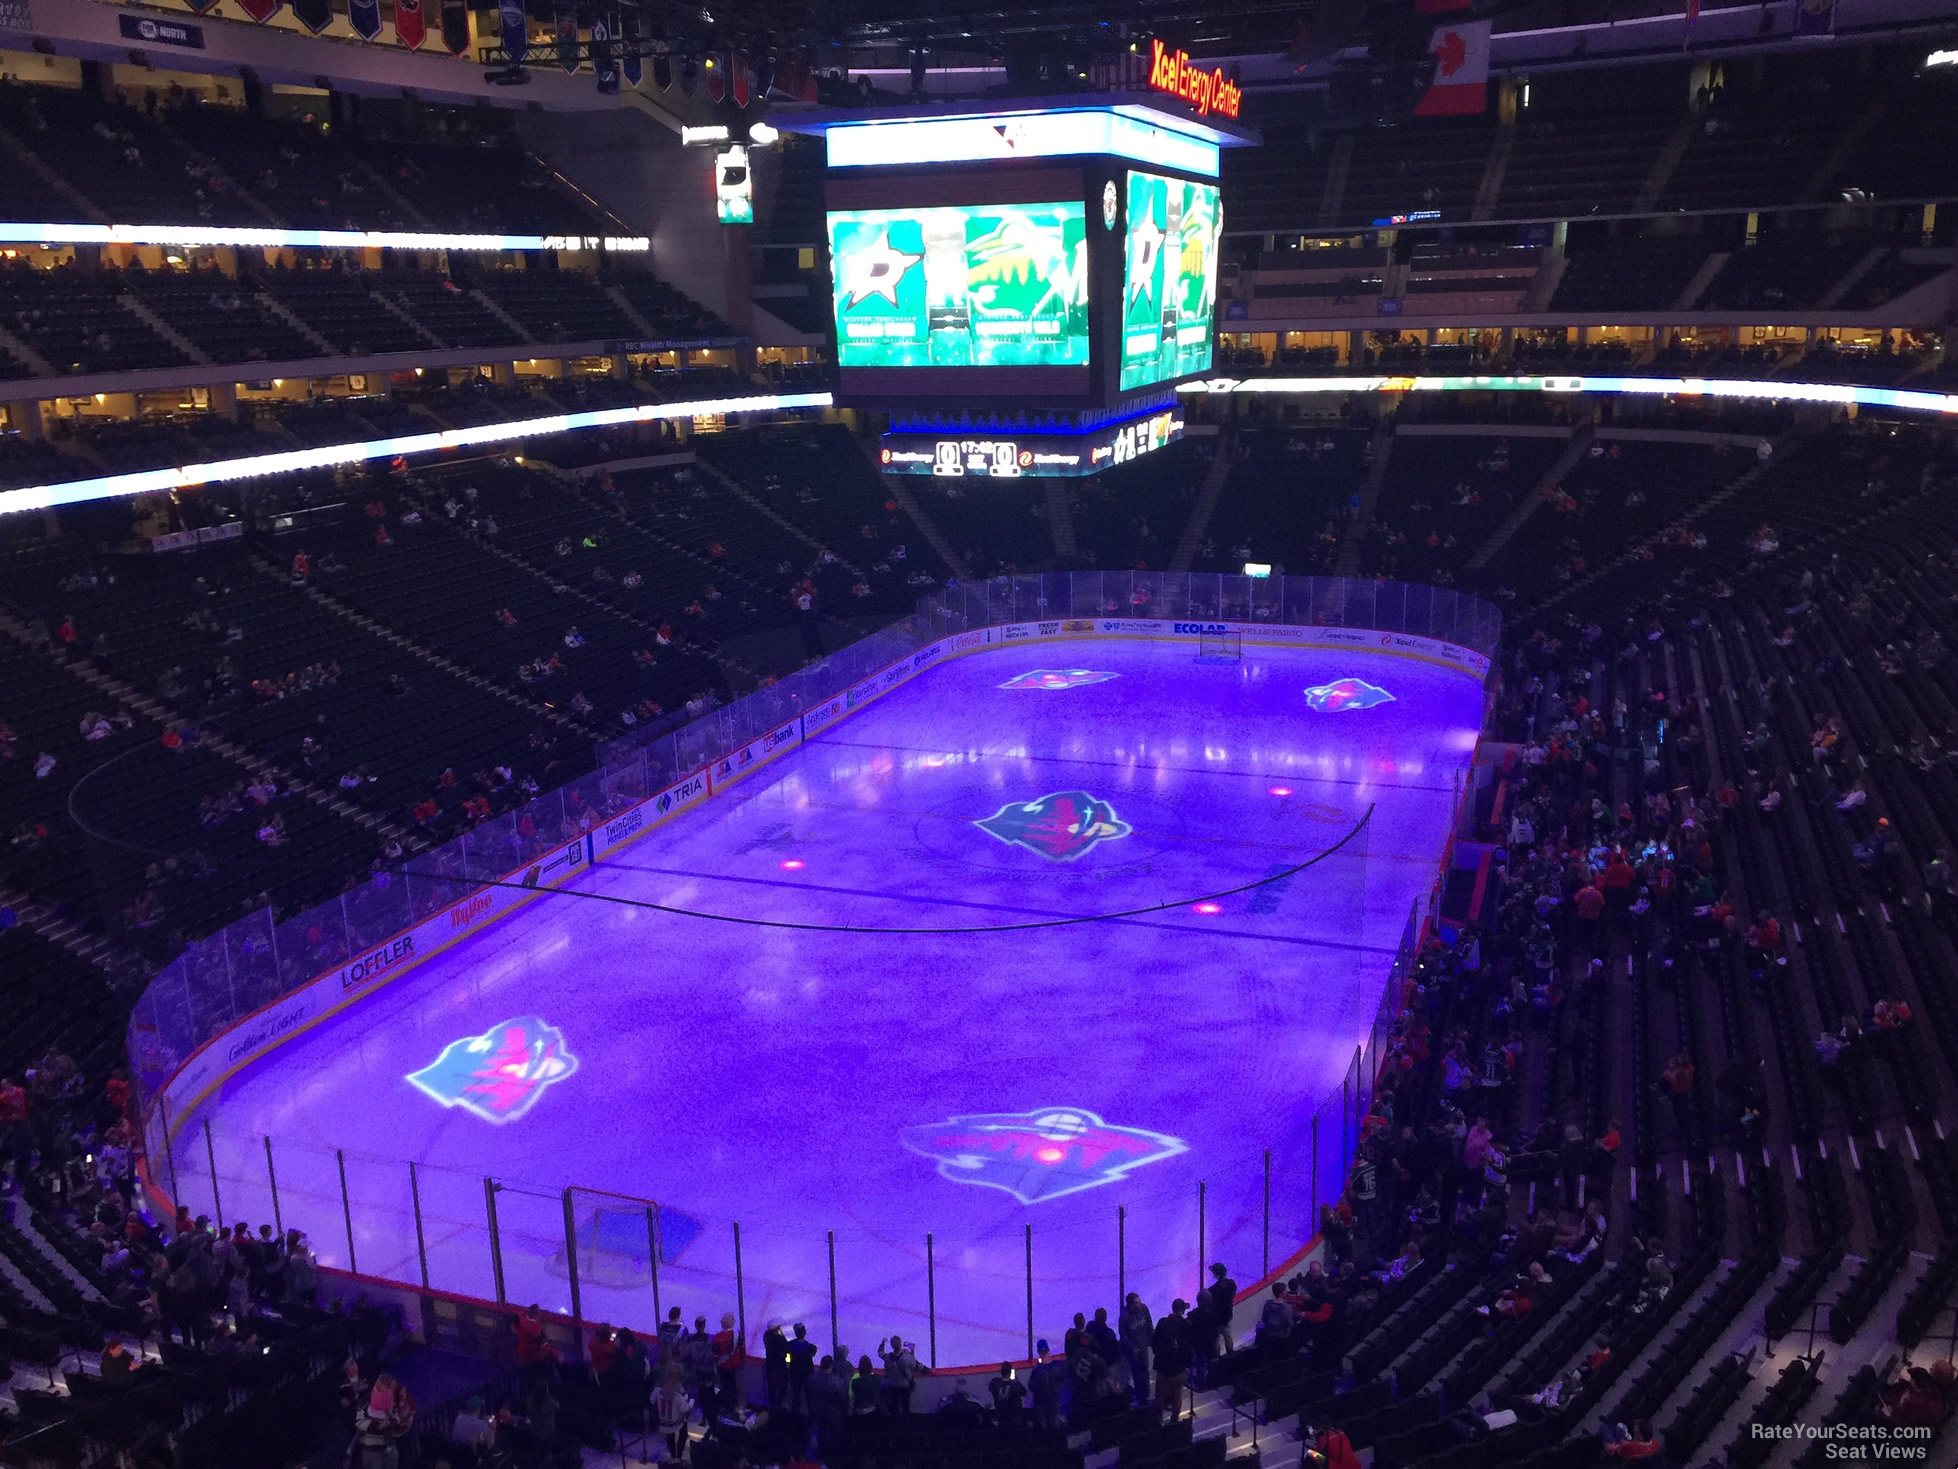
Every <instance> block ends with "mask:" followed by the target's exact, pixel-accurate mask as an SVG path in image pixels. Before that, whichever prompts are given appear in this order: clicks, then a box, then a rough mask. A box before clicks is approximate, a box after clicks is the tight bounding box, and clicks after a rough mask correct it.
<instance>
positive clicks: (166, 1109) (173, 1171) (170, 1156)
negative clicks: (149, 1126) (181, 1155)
mask: <svg viewBox="0 0 1958 1469" xmlns="http://www.w3.org/2000/svg"><path fill="white" fill-rule="evenodd" d="M156 1107H157V1115H159V1116H160V1117H162V1119H163V1161H164V1163H165V1164H167V1165H168V1167H169V1169H170V1203H171V1205H172V1206H173V1207H180V1206H181V1205H182V1204H183V1201H184V1196H183V1193H182V1191H181V1190H179V1189H178V1187H177V1151H176V1149H175V1148H173V1147H171V1145H170V1099H169V1098H168V1097H158V1098H157V1099H156Z"/></svg>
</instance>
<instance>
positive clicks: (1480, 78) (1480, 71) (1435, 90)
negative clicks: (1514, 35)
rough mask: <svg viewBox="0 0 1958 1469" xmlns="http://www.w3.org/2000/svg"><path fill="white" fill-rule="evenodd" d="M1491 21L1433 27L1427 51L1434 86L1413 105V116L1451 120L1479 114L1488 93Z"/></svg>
mask: <svg viewBox="0 0 1958 1469" xmlns="http://www.w3.org/2000/svg"><path fill="white" fill-rule="evenodd" d="M1491 25H1492V22H1490V21H1486V20H1472V21H1468V22H1465V23H1464V24H1462V25H1451V26H1437V27H1436V28H1435V33H1434V39H1433V40H1432V41H1430V42H1429V43H1428V50H1429V51H1431V52H1433V53H1434V59H1435V79H1434V85H1432V86H1431V87H1429V88H1428V91H1427V95H1425V96H1424V97H1422V98H1421V100H1420V101H1419V102H1417V103H1416V104H1415V105H1414V115H1415V116H1416V117H1453V116H1457V115H1460V114H1462V113H1475V112H1480V111H1481V110H1482V108H1483V105H1484V104H1485V103H1486V102H1487V101H1488V92H1489V30H1490V27H1491Z"/></svg>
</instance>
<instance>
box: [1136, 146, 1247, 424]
mask: <svg viewBox="0 0 1958 1469" xmlns="http://www.w3.org/2000/svg"><path fill="white" fill-rule="evenodd" d="M1128 185H1129V232H1128V258H1127V260H1126V262H1125V267H1124V270H1123V290H1122V386H1123V387H1124V388H1134V387H1140V386H1142V385H1143V384H1145V383H1152V382H1160V381H1162V380H1163V379H1166V378H1172V377H1181V376H1183V375H1185V374H1187V373H1192V372H1202V371H1204V370H1205V369H1206V368H1208V367H1209V366H1210V328H1211V321H1212V318H1213V317H1214V316H1215V315H1216V309H1217V248H1218V241H1219V240H1220V239H1221V238H1222V236H1223V228H1224V218H1223V206H1222V204H1221V203H1220V196H1219V194H1218V191H1217V187H1216V185H1214V184H1202V183H1195V182H1192V181H1190V180H1186V179H1170V178H1161V177H1158V176H1157V175H1155V174H1146V173H1130V174H1129V176H1128Z"/></svg>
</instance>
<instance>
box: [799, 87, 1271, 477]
mask: <svg viewBox="0 0 1958 1469" xmlns="http://www.w3.org/2000/svg"><path fill="white" fill-rule="evenodd" d="M778 122H779V123H780V126H781V127H782V128H783V129H784V130H793V131H799V132H807V133H814V134H820V135H821V136H822V137H823V139H824V142H825V148H826V156H827V169H826V172H825V178H824V196H825V197H824V206H825V227H826V235H827V244H828V250H829V264H830V280H829V288H830V305H831V312H832V320H833V323H834V329H835V335H836V362H837V368H838V391H837V399H838V401H840V402H844V403H849V404H852V405H854V406H859V407H864V408H871V409H878V410H883V411H885V412H888V413H890V414H891V415H892V418H893V420H894V421H896V422H900V423H902V424H903V425H904V427H902V428H900V429H898V430H896V431H894V432H892V433H889V434H886V435H885V436H884V441H883V452H882V455H881V458H882V462H883V466H884V468H885V469H886V471H887V472H890V473H899V474H904V473H909V474H935V475H941V476H942V475H960V476H963V475H968V474H971V475H982V476H987V477H993V478H1000V477H1008V476H1018V475H1028V474H1032V475H1082V474H1092V473H1095V472H1097V471H1098V470H1100V469H1103V468H1106V467H1108V466H1109V465H1110V464H1113V463H1120V462H1123V461H1124V460H1126V459H1127V458H1131V457H1134V455H1135V454H1136V453H1139V452H1147V451H1149V450H1150V449H1153V448H1157V447H1160V446H1161V445H1162V444H1164V443H1166V442H1169V441H1170V440H1171V439H1173V438H1174V437H1175V436H1176V435H1177V434H1180V432H1181V418H1182V415H1181V412H1180V411H1179V410H1177V409H1176V407H1175V391H1174V390H1175V386H1176V384H1177V383H1179V382H1182V381H1185V380H1187V379H1189V378H1193V377H1200V376H1203V375H1205V374H1206V373H1208V372H1209V371H1210V367H1211V351H1212V342H1213V338H1214V332H1215V318H1216V313H1217V273H1218V269H1217V268H1218V254H1219V248H1220V245H1221V241H1222V237H1223V224H1224V220H1223V207H1222V202H1221V197H1220V193H1219V189H1218V185H1217V177H1218V160H1219V157H1220V154H1221V150H1222V149H1223V148H1226V147H1236V146H1244V145H1247V144H1250V143H1252V142H1254V141H1255V136H1254V135H1253V134H1251V133H1249V132H1247V131H1245V130H1244V129H1241V128H1239V127H1237V126H1236V125H1235V124H1232V123H1228V122H1224V121H1221V120H1218V119H1214V118H1210V117H1203V116H1195V115H1191V109H1190V108H1189V107H1188V106H1187V105H1185V104H1183V103H1182V102H1180V101H1178V100H1176V99H1171V98H1167V97H1165V98H1161V99H1157V98H1152V97H1149V96H1147V95H1146V94H1133V93H1123V94H1119V95H1115V96H1108V97H1086V96H1071V97H1066V98H1055V99H1023V100H1016V101H1012V102H1004V103H986V104H971V103H968V104H962V105H961V104H939V105H931V104H922V105H919V106H915V107H905V108H900V109H885V110H871V111H847V112H817V113H800V114H792V115H789V116H787V117H781V118H778Z"/></svg>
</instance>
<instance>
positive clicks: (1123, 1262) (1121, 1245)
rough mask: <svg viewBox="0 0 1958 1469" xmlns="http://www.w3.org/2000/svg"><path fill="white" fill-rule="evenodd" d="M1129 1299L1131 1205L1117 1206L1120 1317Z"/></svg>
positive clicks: (1116, 1301) (1116, 1226)
mask: <svg viewBox="0 0 1958 1469" xmlns="http://www.w3.org/2000/svg"><path fill="white" fill-rule="evenodd" d="M1128 1299H1129V1206H1128V1205H1127V1204H1117V1205H1116V1206H1115V1305H1116V1314H1117V1316H1118V1317H1119V1316H1120V1314H1121V1308H1122V1307H1123V1306H1126V1305H1127V1304H1128Z"/></svg>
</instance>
